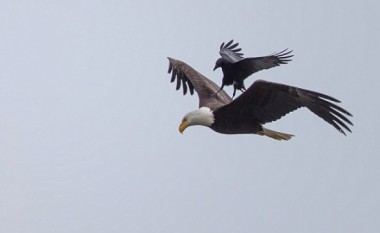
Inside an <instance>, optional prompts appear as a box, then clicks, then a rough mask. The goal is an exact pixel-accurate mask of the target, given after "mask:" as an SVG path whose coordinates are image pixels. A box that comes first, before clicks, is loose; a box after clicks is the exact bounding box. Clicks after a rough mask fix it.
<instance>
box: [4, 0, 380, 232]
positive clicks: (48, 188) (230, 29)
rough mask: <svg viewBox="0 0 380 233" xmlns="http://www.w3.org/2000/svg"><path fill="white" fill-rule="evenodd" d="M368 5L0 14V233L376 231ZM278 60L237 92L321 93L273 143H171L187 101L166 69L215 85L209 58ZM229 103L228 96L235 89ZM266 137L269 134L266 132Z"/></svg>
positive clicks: (30, 8) (210, 137)
mask: <svg viewBox="0 0 380 233" xmlns="http://www.w3.org/2000/svg"><path fill="white" fill-rule="evenodd" d="M378 9H379V3H378V2H377V1H327V0H321V1H303V0H298V1H291V2H290V1H280V0H278V1H256V2H254V1H245V2H244V3H243V2H242V3H238V2H231V1H220V0H219V1H209V2H205V1H203V0H202V1H200V0H199V1H185V2H181V1H166V2H163V3H158V2H155V3H152V2H151V1H135V2H129V1H121V0H110V1H85V0H79V1H78V0H75V1H72V0H65V1H25V0H20V1H10V0H2V1H0V97H1V98H0V106H1V111H0V185H1V187H0V232H7V233H50V232H58V233H60V232H62V233H64V232H65V233H66V232H71V233H76V232H78V233H79V232H81V233H83V232H91V233H98V232H136V233H140V232H141V233H147V232H154V233H160V232H162V233H168V232H188V233H190V232H191V233H203V232H204V233H206V232H207V233H209V232H218V233H223V232H271V233H272V232H281V233H286V232H292V233H295V232H324V233H328V232H345V233H349V232H368V233H370V232H380V217H379V216H380V185H379V176H380V172H379V171H380V169H379V162H380V157H379V156H380V146H379V142H378V139H379V133H378V132H379V130H380V127H379V123H378V116H379V115H380V111H379V108H378V107H379V103H378V96H375V94H377V92H378V89H379V87H380V86H379V81H378V78H379V77H378V72H376V71H377V68H378V61H379V60H380V55H379V54H380V49H379V48H380V46H379V41H380V36H379V32H380V30H379V29H380V26H379V22H380V17H379V15H378ZM230 39H235V40H236V41H238V42H239V43H240V45H241V47H242V48H243V52H244V53H245V55H246V56H261V55H268V54H270V53H272V52H276V51H281V50H282V49H285V48H289V49H293V50H294V54H295V57H294V59H293V61H292V62H290V63H289V64H288V65H283V66H281V67H277V68H274V69H271V70H266V71H262V72H260V73H257V74H256V75H255V76H253V77H251V78H249V79H248V80H247V82H246V85H247V86H248V85H250V83H251V82H252V81H254V80H255V79H265V80H269V81H275V82H281V83H285V84H290V85H295V86H298V87H303V88H307V89H311V90H315V91H320V92H322V93H326V94H329V95H331V96H333V97H336V98H338V99H340V100H341V101H342V104H341V106H343V107H344V108H346V109H347V110H349V111H350V112H352V113H353V115H354V118H353V122H354V124H355V126H354V127H353V128H352V129H353V133H352V134H349V135H348V136H347V137H345V136H343V135H341V134H340V133H339V132H337V131H336V130H335V129H334V128H333V127H331V126H330V125H328V124H327V123H325V122H324V121H323V120H321V119H319V118H318V117H317V116H315V115H314V114H312V113H311V112H309V111H307V110H298V111H296V112H294V113H291V114H289V115H287V116H286V117H285V118H283V119H281V120H280V121H277V122H274V123H271V124H269V126H270V128H271V129H274V130H278V131H282V132H287V133H291V134H295V135H296V137H294V138H293V139H292V140H291V141H288V142H278V141H275V140H272V139H270V138H267V137H260V136H256V135H236V136H226V135H221V134H217V133H215V132H213V131H212V130H210V129H207V128H205V127H191V128H188V129H187V130H186V132H185V134H184V135H181V134H180V133H179V132H178V125H179V123H180V121H181V119H182V117H183V115H184V114H185V113H187V112H189V111H191V110H194V109H196V108H197V106H198V99H197V97H196V96H182V93H181V92H177V91H175V85H174V84H171V83H170V82H169V80H170V76H169V75H168V74H167V73H166V72H167V67H168V61H167V59H166V57H167V56H171V57H173V58H177V59H181V60H183V61H185V62H187V63H188V64H190V65H191V66H193V67H194V68H195V69H197V70H198V71H200V72H201V73H203V74H204V75H206V76H207V77H209V78H210V79H212V80H214V81H215V82H217V83H218V84H220V83H221V76H222V74H221V71H220V70H218V71H216V72H213V71H212V68H213V66H214V62H215V60H216V59H217V58H218V56H219V55H218V49H219V45H220V43H221V42H223V41H227V40H230ZM226 91H227V92H228V93H230V94H231V93H232V88H231V87H227V88H226ZM269 126H268V127H269Z"/></svg>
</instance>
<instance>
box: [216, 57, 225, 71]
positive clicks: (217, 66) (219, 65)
mask: <svg viewBox="0 0 380 233" xmlns="http://www.w3.org/2000/svg"><path fill="white" fill-rule="evenodd" d="M223 63H224V60H223V58H219V59H218V60H216V62H215V67H214V71H215V70H216V69H218V68H220V67H222V65H223Z"/></svg>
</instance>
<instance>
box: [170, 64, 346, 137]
mask: <svg viewBox="0 0 380 233" xmlns="http://www.w3.org/2000/svg"><path fill="white" fill-rule="evenodd" d="M168 59H169V70H168V73H171V74H172V78H171V82H174V81H175V80H176V81H177V85H176V89H177V90H179V89H180V88H181V85H182V89H183V94H184V95H185V94H186V93H187V91H188V90H189V92H190V94H194V90H195V91H196V92H197V94H198V98H199V109H196V110H194V111H191V112H189V113H187V114H186V115H185V116H184V117H183V119H182V122H181V124H180V125H179V132H181V133H183V132H184V131H185V129H186V128H187V127H189V126H193V125H201V126H207V127H209V128H211V129H212V130H214V131H216V132H218V133H222V134H258V135H262V136H263V135H265V136H268V137H271V138H273V139H277V140H289V139H290V138H291V137H292V136H293V135H291V134H287V133H281V132H277V131H274V130H270V129H267V128H265V127H264V126H263V124H265V123H268V122H272V121H276V120H278V119H280V118H281V117H283V116H285V115H286V114H287V113H289V112H292V111H294V110H296V109H298V108H300V107H307V108H308V109H309V110H310V111H312V112H313V113H315V114H316V115H317V116H319V117H321V118H322V119H324V120H325V121H326V122H327V123H329V124H331V125H332V126H334V127H335V128H336V129H337V130H338V131H339V132H341V133H342V134H344V135H346V133H345V131H344V130H346V131H348V132H351V130H350V128H349V127H348V126H347V124H349V125H353V124H352V123H351V121H350V120H349V119H347V117H346V116H352V115H351V114H350V113H349V112H348V111H346V110H344V109H343V108H341V107H339V106H337V105H336V104H334V103H332V102H340V101H339V100H337V99H335V98H333V97H330V96H328V95H325V94H321V93H318V92H314V91H309V90H305V89H301V88H297V87H292V86H287V85H284V84H279V83H273V82H267V81H263V80H257V81H255V82H254V83H253V84H252V85H251V86H250V87H249V88H248V89H247V90H246V91H245V92H243V93H242V94H241V95H240V96H238V97H237V98H236V99H234V100H232V98H231V97H230V96H229V95H227V94H226V92H225V91H224V90H222V91H219V93H218V94H215V93H217V92H218V90H220V88H219V86H218V85H216V84H215V83H214V82H213V81H211V80H209V79H208V78H206V77H205V76H203V75H202V74H200V73H199V72H197V71H196V70H194V69H193V68H192V67H191V66H189V65H187V64H186V63H184V62H182V61H179V60H175V59H173V58H169V57H168Z"/></svg>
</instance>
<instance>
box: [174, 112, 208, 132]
mask: <svg viewBox="0 0 380 233" xmlns="http://www.w3.org/2000/svg"><path fill="white" fill-rule="evenodd" d="M214 121H215V117H214V114H213V112H212V111H211V109H210V108H208V107H201V108H200V109H197V110H194V111H192V112H189V113H187V114H186V115H185V116H184V117H183V119H182V122H181V124H180V125H179V132H181V133H183V131H185V129H186V128H187V127H189V126H192V125H202V126H208V127H210V126H211V125H212V124H213V123H214Z"/></svg>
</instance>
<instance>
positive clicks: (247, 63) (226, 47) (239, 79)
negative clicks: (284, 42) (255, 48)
mask: <svg viewBox="0 0 380 233" xmlns="http://www.w3.org/2000/svg"><path fill="white" fill-rule="evenodd" d="M233 43H234V41H233V40H231V41H229V42H228V43H227V44H224V42H223V43H222V44H221V45H220V51H219V54H220V56H221V58H219V59H218V60H216V62H215V67H214V71H215V70H216V69H218V68H222V71H223V79H222V86H221V87H220V90H223V87H224V86H225V85H226V86H229V85H232V84H233V85H234V92H233V94H232V97H235V94H236V90H240V91H245V90H246V88H245V86H244V80H245V79H246V78H248V77H249V76H251V75H252V74H253V73H256V72H257V71H260V70H264V69H270V68H272V67H275V66H279V65H281V64H287V63H288V62H290V61H291V59H290V58H291V57H293V55H291V54H290V53H291V52H292V51H288V50H287V49H285V50H283V51H281V52H279V53H274V54H272V55H269V56H265V57H249V58H244V57H243V55H244V54H243V53H241V52H240V51H241V48H236V47H237V46H238V45H239V43H235V44H233Z"/></svg>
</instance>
